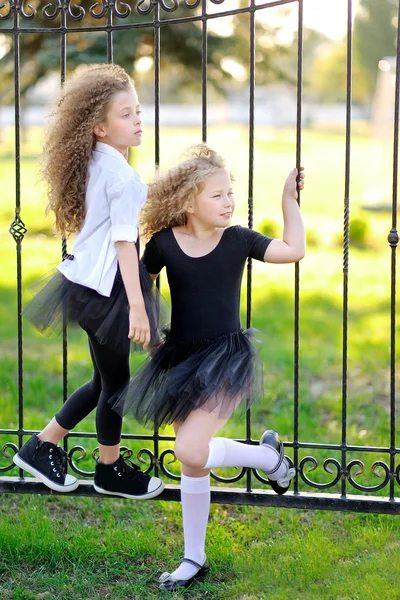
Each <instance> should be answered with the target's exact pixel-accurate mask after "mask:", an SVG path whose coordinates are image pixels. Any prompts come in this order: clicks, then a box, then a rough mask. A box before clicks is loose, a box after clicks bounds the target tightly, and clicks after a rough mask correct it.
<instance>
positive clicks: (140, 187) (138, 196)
mask: <svg viewBox="0 0 400 600" xmlns="http://www.w3.org/2000/svg"><path fill="white" fill-rule="evenodd" d="M107 198H108V201H109V204H110V218H111V241H112V242H136V240H137V238H138V223H139V213H140V210H141V208H142V206H143V204H144V203H145V202H146V198H147V185H145V184H143V183H141V181H138V180H135V179H133V178H132V179H129V180H128V181H118V182H117V183H115V184H114V185H112V187H110V189H109V190H108V193H107Z"/></svg>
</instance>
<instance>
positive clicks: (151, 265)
mask: <svg viewBox="0 0 400 600" xmlns="http://www.w3.org/2000/svg"><path fill="white" fill-rule="evenodd" d="M142 262H143V264H144V266H145V267H146V270H147V272H148V273H150V275H158V273H159V272H160V271H161V269H162V268H163V267H164V266H165V261H164V257H163V254H162V252H161V251H160V249H159V247H158V245H157V241H156V239H155V237H154V236H153V237H152V238H151V239H150V241H148V242H147V244H146V247H145V249H144V252H143V256H142Z"/></svg>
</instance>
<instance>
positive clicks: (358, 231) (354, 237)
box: [349, 215, 371, 247]
mask: <svg viewBox="0 0 400 600" xmlns="http://www.w3.org/2000/svg"><path fill="white" fill-rule="evenodd" d="M370 232H371V226H370V223H369V221H368V220H367V219H366V218H365V217H363V216H361V215H359V216H356V217H353V218H350V224H349V237H350V243H351V244H354V245H355V246H359V247H365V246H367V245H368V241H369V235H370Z"/></svg>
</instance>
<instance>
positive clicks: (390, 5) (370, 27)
mask: <svg viewBox="0 0 400 600" xmlns="http://www.w3.org/2000/svg"><path fill="white" fill-rule="evenodd" d="M398 6H399V3H398V0H379V1H378V2H377V0H360V3H359V10H358V14H357V15H356V17H355V20H354V50H355V53H356V56H357V60H358V61H359V64H360V66H361V67H362V69H363V73H364V77H365V78H366V81H365V84H366V86H367V91H368V93H369V95H370V96H371V95H372V93H373V91H374V89H375V84H376V76H377V69H378V63H379V61H380V60H381V59H382V58H384V57H385V56H395V55H396V36H397V11H398Z"/></svg>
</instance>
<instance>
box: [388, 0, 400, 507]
mask: <svg viewBox="0 0 400 600" xmlns="http://www.w3.org/2000/svg"><path fill="white" fill-rule="evenodd" d="M397 23H398V27H397V52H396V55H397V56H396V84H395V102H394V135H393V199H392V228H391V230H390V233H389V237H388V241H389V244H390V247H391V278H390V449H391V456H390V471H391V473H394V471H395V447H396V271H397V268H396V249H397V245H398V243H399V235H398V231H397V181H398V170H399V108H400V25H399V24H400V1H399V6H398V17H397ZM394 483H395V480H394V477H392V479H391V481H390V498H394Z"/></svg>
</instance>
